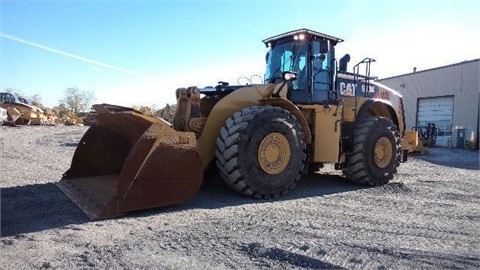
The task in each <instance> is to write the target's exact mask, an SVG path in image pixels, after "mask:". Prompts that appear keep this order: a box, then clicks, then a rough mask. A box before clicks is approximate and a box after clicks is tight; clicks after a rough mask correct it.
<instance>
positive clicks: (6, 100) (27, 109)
mask: <svg viewBox="0 0 480 270" xmlns="http://www.w3.org/2000/svg"><path fill="white" fill-rule="evenodd" d="M22 101H23V102H22ZM24 102H27V101H26V99H24V98H23V99H21V98H19V97H18V96H17V95H16V94H15V93H12V92H10V91H4V92H0V107H3V108H4V109H6V110H7V112H8V121H9V122H10V123H11V124H12V125H29V124H42V123H43V120H44V118H45V115H44V113H43V110H42V109H40V108H38V107H36V106H33V105H31V104H27V103H24Z"/></svg>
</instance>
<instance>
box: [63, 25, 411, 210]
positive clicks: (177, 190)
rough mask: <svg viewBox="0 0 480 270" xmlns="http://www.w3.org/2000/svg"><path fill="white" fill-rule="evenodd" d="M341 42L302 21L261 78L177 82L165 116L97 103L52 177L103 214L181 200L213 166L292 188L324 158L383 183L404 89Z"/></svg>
mask: <svg viewBox="0 0 480 270" xmlns="http://www.w3.org/2000/svg"><path fill="white" fill-rule="evenodd" d="M342 41H343V40H341V39H339V38H336V37H333V36H330V35H325V34H322V33H319V32H316V31H312V30H308V29H299V30H295V31H291V32H287V33H284V34H281V35H277V36H274V37H271V38H268V39H265V40H264V41H263V42H264V44H265V45H266V46H267V48H268V53H267V55H266V73H265V84H262V85H247V86H234V85H228V83H223V82H221V83H220V84H219V85H218V86H216V87H210V88H204V89H199V88H197V87H189V88H181V89H178V90H177V91H176V96H177V111H176V114H175V117H174V120H173V123H172V125H170V124H169V123H166V122H164V121H162V120H160V119H157V118H153V117H148V116H145V115H142V114H141V113H139V112H138V111H135V110H133V109H131V108H125V107H120V106H115V105H108V104H99V105H94V109H95V111H96V112H95V118H96V124H95V125H93V126H92V127H90V128H89V130H88V131H87V132H86V134H85V135H84V137H83V138H82V139H81V141H80V143H79V145H78V147H77V149H76V152H75V154H74V157H73V160H72V164H71V168H70V169H69V170H68V171H67V172H65V174H64V178H63V179H62V180H61V181H60V182H59V183H58V186H59V187H60V188H61V189H62V190H63V191H64V192H65V194H67V196H69V197H70V198H71V199H72V200H73V201H74V202H75V203H76V204H77V205H78V206H79V207H80V208H82V210H83V211H84V212H85V213H86V214H87V215H88V216H89V217H90V218H92V219H99V218H109V217H114V216H118V215H121V214H123V213H125V212H128V211H133V210H139V209H146V208H152V207H159V206H166V205H171V204H176V203H181V202H183V201H185V200H188V199H190V198H191V197H193V196H194V195H195V193H196V192H197V191H198V189H199V187H200V185H201V183H202V181H203V175H204V172H205V171H207V170H212V169H218V171H219V173H220V175H221V177H222V178H223V180H224V181H225V183H226V184H227V185H228V186H230V187H231V188H233V189H234V190H236V191H238V192H240V193H242V194H245V195H248V196H253V197H257V198H275V197H278V196H281V195H283V194H285V193H287V192H288V191H289V190H291V189H292V188H293V187H294V186H295V184H296V182H297V181H298V180H299V179H300V178H301V177H302V175H304V174H305V173H306V172H307V171H308V167H310V168H319V167H321V166H322V165H323V164H324V163H333V164H335V168H336V169H338V170H342V171H343V173H344V175H345V176H346V178H347V179H348V180H350V181H352V182H355V183H360V184H367V185H381V184H385V183H387V182H388V181H389V180H391V179H392V178H393V177H394V175H395V173H396V172H397V167H398V166H399V163H400V161H401V159H402V158H401V157H402V147H401V144H400V143H401V135H402V134H403V133H404V131H405V124H404V113H403V101H402V97H401V96H400V95H399V94H398V93H397V92H395V91H394V90H392V89H390V88H388V87H386V86H383V85H381V84H379V83H377V82H375V81H374V80H373V78H372V77H370V76H369V73H370V64H371V63H372V62H374V61H375V60H373V59H371V58H366V59H365V60H363V61H362V62H360V63H359V64H357V65H356V66H355V68H354V70H356V72H355V73H350V72H347V64H348V61H349V58H350V57H349V55H346V56H344V57H342V58H341V59H340V60H339V61H338V66H337V61H336V59H335V46H336V45H337V44H338V43H340V42H342ZM363 67H365V75H360V72H359V70H360V69H361V68H363ZM402 145H403V143H402ZM405 145H406V146H407V147H408V144H405Z"/></svg>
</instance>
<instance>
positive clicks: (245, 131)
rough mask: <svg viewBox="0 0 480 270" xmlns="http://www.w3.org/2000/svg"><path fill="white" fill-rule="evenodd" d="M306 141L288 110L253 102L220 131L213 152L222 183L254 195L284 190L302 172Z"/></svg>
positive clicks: (269, 195) (271, 194)
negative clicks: (258, 104)
mask: <svg viewBox="0 0 480 270" xmlns="http://www.w3.org/2000/svg"><path fill="white" fill-rule="evenodd" d="M305 151H306V144H305V141H304V134H303V131H302V128H301V126H300V125H299V123H298V122H297V119H296V118H295V116H293V115H292V114H290V113H289V112H288V111H286V110H284V109H282V108H278V107H270V106H253V107H248V108H245V109H243V110H241V111H239V112H236V113H235V114H234V115H233V116H232V117H230V118H229V119H228V120H227V121H226V123H225V125H224V127H223V128H222V129H221V131H220V136H219V137H218V139H217V145H216V150H215V155H216V157H217V167H218V169H219V171H220V175H221V176H222V178H223V180H224V181H225V183H226V184H227V185H228V186H230V187H231V188H233V189H234V190H236V191H238V192H240V193H242V194H244V195H248V196H253V197H256V198H275V197H279V196H281V195H284V194H286V193H287V192H288V191H289V190H290V189H292V188H293V187H294V186H295V183H296V182H297V181H298V180H299V179H300V177H301V176H302V172H303V171H304V169H305V164H306V161H305V159H306V154H305Z"/></svg>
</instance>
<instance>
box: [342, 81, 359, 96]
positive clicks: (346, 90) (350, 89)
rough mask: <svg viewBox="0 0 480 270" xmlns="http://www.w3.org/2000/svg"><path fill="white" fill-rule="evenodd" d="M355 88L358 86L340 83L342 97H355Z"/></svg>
mask: <svg viewBox="0 0 480 270" xmlns="http://www.w3.org/2000/svg"><path fill="white" fill-rule="evenodd" d="M355 88H357V84H353V83H345V82H340V95H342V96H355Z"/></svg>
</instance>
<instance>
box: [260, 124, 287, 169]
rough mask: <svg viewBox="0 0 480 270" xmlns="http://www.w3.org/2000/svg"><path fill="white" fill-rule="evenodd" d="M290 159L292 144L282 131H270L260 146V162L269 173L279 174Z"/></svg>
mask: <svg viewBox="0 0 480 270" xmlns="http://www.w3.org/2000/svg"><path fill="white" fill-rule="evenodd" d="M289 161H290V144H289V143H288V140H287V138H285V136H283V135H282V134H280V133H270V134H268V135H267V136H265V138H263V140H262V142H261V143H260V146H259V147H258V163H259V164H260V167H262V169H263V171H264V172H266V173H268V174H279V173H281V172H282V171H283V170H285V168H286V167H287V165H288V162H289Z"/></svg>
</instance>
